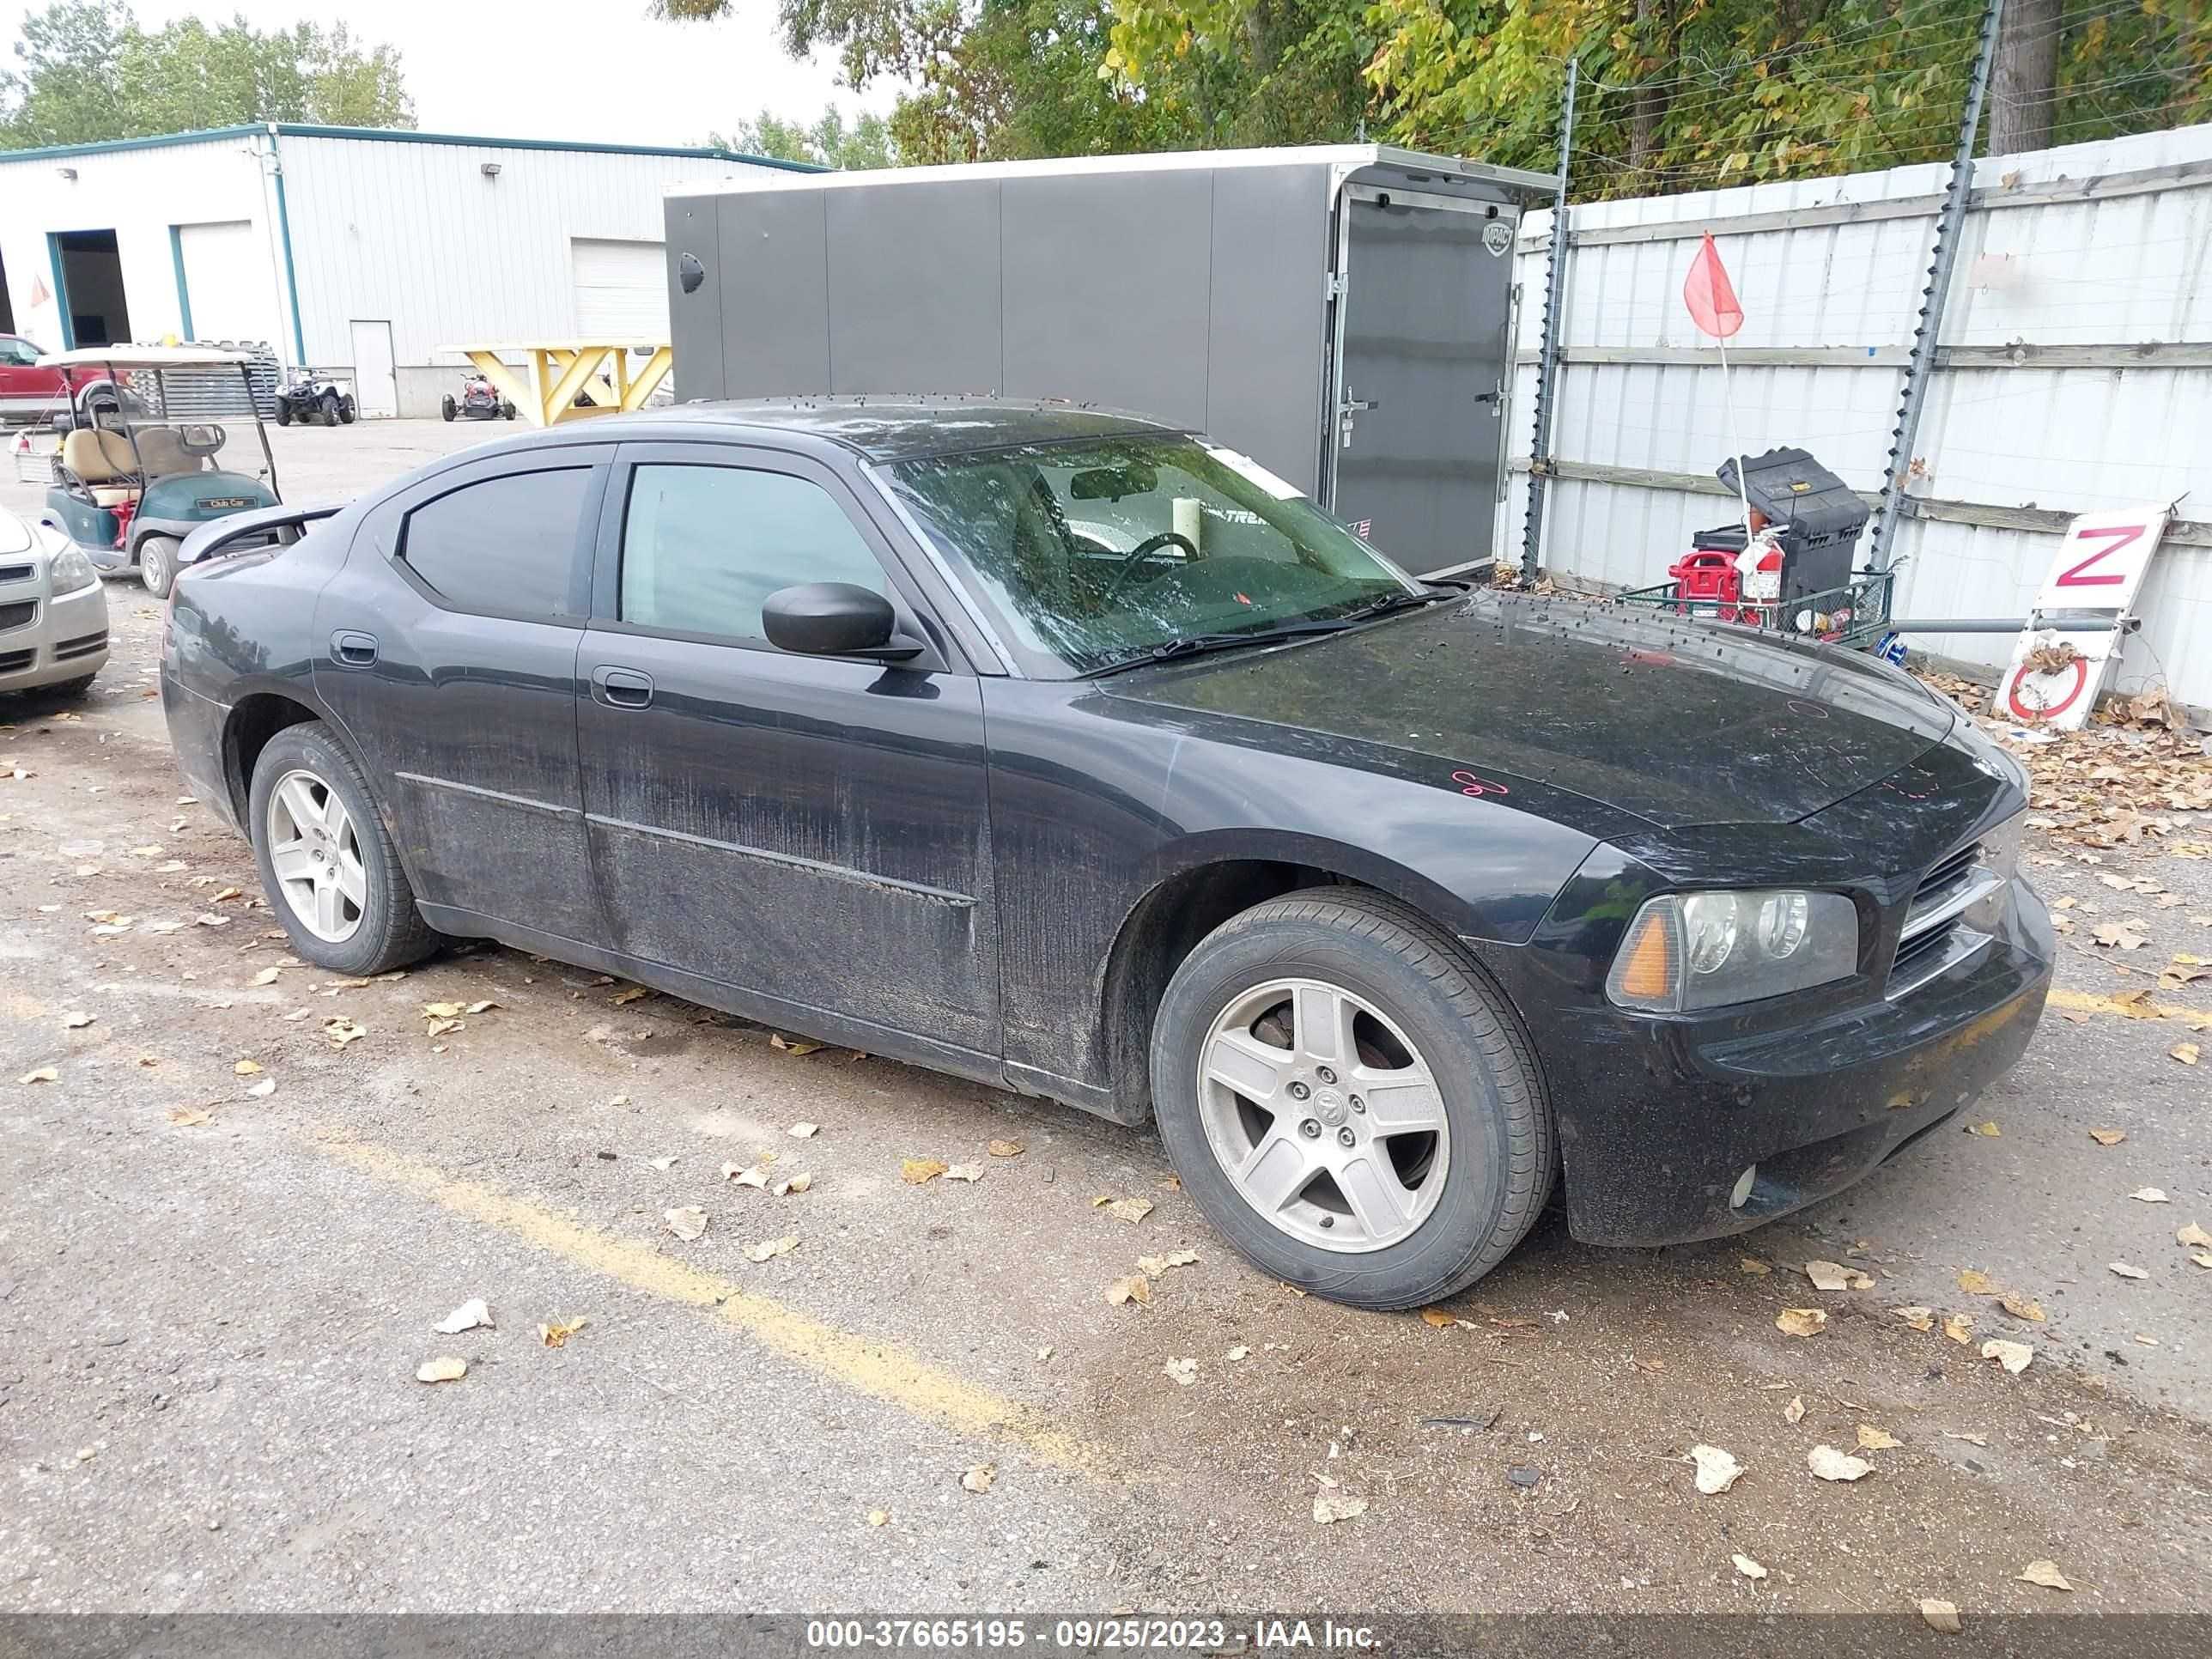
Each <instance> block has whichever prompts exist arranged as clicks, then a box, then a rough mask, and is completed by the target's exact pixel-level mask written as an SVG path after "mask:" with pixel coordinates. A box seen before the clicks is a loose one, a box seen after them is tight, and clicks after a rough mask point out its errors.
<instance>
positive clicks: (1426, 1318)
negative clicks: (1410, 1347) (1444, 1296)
mask: <svg viewBox="0 0 2212 1659" xmlns="http://www.w3.org/2000/svg"><path fill="white" fill-rule="evenodd" d="M1145 1262H1146V1257H1144V1256H1139V1257H1138V1258H1137V1265H1138V1266H1139V1267H1143V1266H1144V1265H1145ZM1421 1323H1423V1324H1424V1325H1433V1326H1434V1327H1435V1328H1437V1329H1438V1330H1440V1331H1448V1330H1450V1329H1451V1328H1453V1327H1454V1326H1455V1325H1457V1324H1459V1323H1461V1320H1460V1316H1458V1315H1457V1314H1453V1313H1446V1312H1445V1311H1444V1310H1443V1309H1442V1308H1424V1309H1422V1310H1421Z"/></svg>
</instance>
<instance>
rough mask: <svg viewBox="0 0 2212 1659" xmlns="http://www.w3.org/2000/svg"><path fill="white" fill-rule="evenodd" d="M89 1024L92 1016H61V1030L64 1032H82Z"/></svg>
mask: <svg viewBox="0 0 2212 1659" xmlns="http://www.w3.org/2000/svg"><path fill="white" fill-rule="evenodd" d="M89 1024H92V1016H91V1015H90V1014H64V1015H63V1016H62V1030H64V1031H82V1030H84V1028H85V1027H86V1026H88V1025H89Z"/></svg>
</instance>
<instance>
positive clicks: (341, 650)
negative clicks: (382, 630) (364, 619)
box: [331, 628, 376, 668]
mask: <svg viewBox="0 0 2212 1659" xmlns="http://www.w3.org/2000/svg"><path fill="white" fill-rule="evenodd" d="M331 657H332V658H333V659H336V660H337V662H339V663H341V664H343V665H344V666H346V667H348V668H367V667H368V666H369V665H371V664H372V663H374V661H375V660H376V635H374V634H363V633H361V632H359V631H358V630H356V629H350V628H341V629H338V631H337V633H335V634H333V635H331Z"/></svg>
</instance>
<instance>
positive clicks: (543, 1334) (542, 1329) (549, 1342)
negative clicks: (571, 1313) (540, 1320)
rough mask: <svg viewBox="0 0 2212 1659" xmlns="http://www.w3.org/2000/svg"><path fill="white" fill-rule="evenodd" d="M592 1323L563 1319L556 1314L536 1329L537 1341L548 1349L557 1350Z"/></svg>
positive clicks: (581, 1319)
mask: <svg viewBox="0 0 2212 1659" xmlns="http://www.w3.org/2000/svg"><path fill="white" fill-rule="evenodd" d="M590 1323H591V1321H590V1320H588V1319H583V1318H577V1319H563V1318H562V1317H561V1316H559V1315H558V1314H556V1315H555V1316H553V1317H552V1318H550V1319H549V1320H547V1321H546V1322H544V1324H543V1325H540V1326H539V1327H538V1340H539V1341H540V1342H543V1343H544V1345H545V1346H547V1347H549V1348H557V1347H559V1346H561V1345H562V1343H564V1342H566V1341H567V1340H568V1339H569V1338H570V1337H572V1336H574V1335H575V1334H576V1333H577V1332H578V1331H580V1330H582V1329H583V1328H584V1327H585V1326H586V1325H588V1324H590Z"/></svg>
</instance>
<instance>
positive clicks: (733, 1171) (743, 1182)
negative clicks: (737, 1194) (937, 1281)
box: [722, 1164, 768, 1188]
mask: <svg viewBox="0 0 2212 1659" xmlns="http://www.w3.org/2000/svg"><path fill="white" fill-rule="evenodd" d="M722 1179H723V1180H725V1181H734V1182H737V1183H738V1186H740V1187H759V1188H766V1187H767V1185H768V1172H767V1171H766V1170H763V1169H762V1168H761V1167H760V1165H759V1164H752V1165H750V1166H749V1167H747V1168H745V1169H742V1170H741V1169H739V1168H738V1166H737V1165H736V1164H724V1165H723V1166H722Z"/></svg>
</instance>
